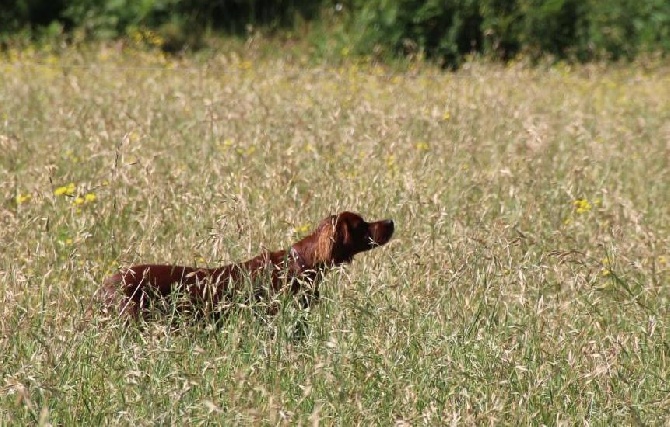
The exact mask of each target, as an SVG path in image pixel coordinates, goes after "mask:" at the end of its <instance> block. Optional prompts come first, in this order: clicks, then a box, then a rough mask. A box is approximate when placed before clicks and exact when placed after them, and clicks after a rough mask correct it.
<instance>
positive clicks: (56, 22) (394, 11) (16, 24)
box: [0, 0, 670, 67]
mask: <svg viewBox="0 0 670 427" xmlns="http://www.w3.org/2000/svg"><path fill="white" fill-rule="evenodd" d="M147 30H150V31H153V32H157V33H158V34H159V35H160V36H161V40H162V46H161V47H162V48H163V49H164V50H166V51H170V52H177V51H181V50H184V49H198V48H202V47H204V46H205V45H207V43H206V39H207V36H208V35H211V34H216V33H226V34H235V35H241V36H244V37H250V36H253V35H254V34H258V33H261V34H264V35H271V36H275V37H276V36H277V35H281V36H280V38H281V39H284V38H288V39H295V38H296V36H297V38H298V39H299V40H301V41H305V40H309V42H310V44H311V45H312V49H313V53H314V54H319V55H324V54H328V53H332V52H336V53H339V52H340V51H341V50H342V49H347V51H351V53H358V54H362V55H366V56H373V57H374V58H377V59H388V58H392V57H397V56H410V57H416V56H425V57H429V58H432V59H434V60H435V61H436V62H438V63H440V64H442V65H443V66H448V67H456V66H458V65H460V64H461V63H462V62H463V59H464V57H466V56H467V55H469V54H473V53H474V54H479V55H485V56H487V57H490V58H496V59H504V60H508V59H510V58H514V57H516V56H518V55H523V56H525V57H530V58H532V59H538V58H544V57H547V56H550V57H554V58H558V59H570V60H579V61H586V60H593V59H615V60H617V59H622V58H624V59H632V58H635V57H636V56H638V55H640V54H649V53H652V54H656V53H662V54H667V53H668V52H669V51H670V2H668V1H666V0H647V1H644V2H638V1H635V0H607V1H598V0H586V1H581V0H550V1H545V0H505V1H501V0H456V1H443V0H428V1H424V0H422V1H417V0H343V1H341V2H337V1H333V0H321V1H318V0H233V1H226V0H218V1H208V0H197V1H184V0H141V1H131V0H114V1H106V0H74V1H67V2H66V1H64V0H57V1H53V0H14V1H10V2H4V3H2V5H0V31H1V32H0V37H2V38H3V39H4V41H5V43H10V42H12V41H13V42H16V40H17V38H16V34H17V32H18V33H19V34H21V35H22V36H21V37H23V38H25V37H28V38H45V37H46V38H47V39H48V38H49V37H62V36H65V38H66V39H69V40H71V41H72V40H74V41H75V42H76V41H78V40H81V39H110V38H117V39H118V38H124V37H131V38H132V37H133V36H134V34H136V32H137V31H147ZM21 37H19V40H21Z"/></svg>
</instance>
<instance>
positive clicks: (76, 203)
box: [72, 196, 86, 206]
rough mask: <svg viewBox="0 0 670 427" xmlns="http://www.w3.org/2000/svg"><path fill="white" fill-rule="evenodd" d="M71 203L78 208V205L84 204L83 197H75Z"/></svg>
mask: <svg viewBox="0 0 670 427" xmlns="http://www.w3.org/2000/svg"><path fill="white" fill-rule="evenodd" d="M72 203H74V204H75V205H77V206H79V205H83V204H84V203H86V201H85V200H84V198H83V197H81V196H77V197H76V198H75V199H74V200H73V201H72Z"/></svg>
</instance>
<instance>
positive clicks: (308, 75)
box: [0, 50, 670, 425]
mask: <svg viewBox="0 0 670 427" xmlns="http://www.w3.org/2000/svg"><path fill="white" fill-rule="evenodd" d="M0 74H1V79H0V80H1V83H0V98H1V102H0V119H1V123H0V150H1V152H2V155H0V171H1V173H0V201H1V203H2V205H1V208H0V224H1V227H0V247H2V252H3V255H2V257H0V298H1V299H2V302H1V304H0V328H1V331H2V335H1V337H0V422H1V423H3V424H16V425H21V424H28V423H30V424H35V423H39V424H49V423H51V424H59V425H72V424H102V423H104V424H117V423H118V424H136V425H154V424H204V423H210V422H213V423H220V424H232V423H240V424H247V423H252V422H253V423H257V422H260V423H263V424H307V423H316V422H320V423H323V424H326V425H331V424H337V425H352V424H362V425H370V424H380V425H389V424H393V423H409V424H430V425H439V424H445V423H449V422H454V423H456V424H512V425H514V424H517V425H519V424H528V423H531V424H549V425H554V424H563V425H571V424H582V423H589V424H592V425H621V424H662V423H664V422H667V419H668V416H669V412H668V411H669V409H670V398H669V397H668V396H669V394H668V390H669V388H670V385H669V384H668V363H669V358H670V350H669V341H668V340H669V338H670V335H669V329H668V328H669V323H668V315H669V313H668V307H669V304H668V301H669V298H670V283H669V279H670V238H669V237H668V236H670V209H669V208H668V206H670V191H668V183H669V182H670V172H669V171H670V164H669V163H670V125H669V124H670V91H668V90H667V88H668V87H670V74H669V73H668V70H667V68H664V67H654V68H651V69H647V68H644V67H642V66H635V67H634V66H629V67H600V66H588V67H583V68H569V67H566V66H562V65H560V64H559V65H558V66H556V67H553V68H549V69H527V68H525V67H523V66H521V65H519V64H511V65H510V66H509V67H506V68H502V67H498V66H492V65H487V64H481V63H470V64H467V66H466V67H464V69H463V70H461V71H459V72H458V73H454V74H447V73H444V74H443V73H439V72H436V71H433V70H431V69H419V70H413V71H412V70H410V71H408V72H406V73H394V72H392V71H390V70H386V69H381V68H376V67H370V66H361V65H357V64H355V63H350V64H345V65H343V66H342V67H341V68H329V67H325V66H323V67H313V68H303V67H301V66H299V65H298V64H294V63H292V62H290V61H288V62H287V61H282V60H279V59H276V60H269V59H264V60H256V59H254V58H253V57H251V58H247V59H241V58H238V57H237V56H233V55H230V56H224V55H220V56H215V57H213V58H210V59H208V60H206V61H195V60H192V59H185V60H182V61H179V62H176V61H174V60H166V59H164V58H161V57H156V56H151V55H146V54H140V53H135V54H133V53H125V54H121V55H119V54H118V53H116V52H115V51H112V50H110V51H106V50H101V51H100V53H99V55H97V56H94V57H91V56H81V55H79V54H76V53H65V54H63V55H62V56H58V57H54V56H51V55H47V54H45V55H40V54H38V53H34V52H10V54H8V55H6V56H5V57H4V58H3V59H2V60H1V61H0ZM344 209H348V210H355V211H359V212H361V213H362V214H364V215H365V216H366V217H369V218H373V219H374V218H386V217H391V218H393V219H394V220H395V221H396V224H397V231H396V236H395V237H394V239H393V241H392V242H391V243H390V244H389V245H388V246H386V247H384V248H382V249H379V250H376V251H373V252H370V253H367V254H363V255H360V256H358V257H357V259H356V260H355V262H354V263H353V264H352V265H351V266H349V267H347V268H345V269H342V270H340V271H336V272H333V273H332V274H330V275H328V276H327V277H326V280H325V281H324V283H323V285H322V286H323V291H322V294H323V299H322V302H321V304H320V305H318V306H316V307H314V308H313V310H312V312H311V313H310V316H309V330H308V335H307V337H306V338H305V339H304V340H302V341H298V342H296V341H295V340H293V339H292V338H291V333H290V327H291V325H292V324H293V323H294V321H295V319H296V317H297V316H299V315H300V313H296V312H295V311H294V310H293V309H292V308H291V307H289V306H287V307H286V309H285V310H284V311H283V312H282V314H280V315H279V316H278V317H276V318H274V319H270V320H269V322H270V325H269V326H270V327H271V328H272V329H273V330H275V331H276V333H274V334H272V333H268V325H266V324H264V323H263V322H260V321H258V319H256V318H255V317H254V316H252V315H250V314H249V313H246V312H245V311H244V310H241V311H240V312H239V313H237V314H236V315H235V316H232V318H231V319H230V320H229V322H228V323H227V324H226V326H225V327H224V328H223V329H221V330H219V331H216V330H213V329H211V328H203V327H193V328H185V329H184V330H180V331H177V332H175V331H172V330H171V329H169V328H166V327H165V326H164V325H161V324H160V322H158V323H154V324H150V325H148V326H147V327H146V328H145V329H144V330H140V329H137V328H133V327H131V328H125V327H122V326H121V325H119V324H117V323H116V322H113V321H112V322H105V321H103V320H104V319H102V318H101V317H100V316H94V318H93V319H91V320H90V321H88V320H86V318H85V316H84V312H85V309H86V306H87V304H88V303H89V302H90V298H91V295H92V294H93V292H94V291H95V290H96V289H97V287H98V286H99V284H100V283H101V281H102V280H103V278H104V277H105V276H106V275H108V274H110V273H111V272H113V271H115V269H116V268H117V267H119V266H124V265H129V264H132V263H136V262H172V263H183V264H197V265H219V264H223V263H227V262H230V261H233V260H240V259H244V258H246V257H249V256H252V255H255V254H257V253H258V252H259V251H261V250H262V249H263V248H269V249H276V248H281V247H287V246H288V245H289V244H290V243H291V242H293V241H294V240H296V239H297V238H299V237H300V236H301V235H302V234H304V233H305V232H306V231H307V230H309V229H310V228H311V227H312V226H313V225H315V224H316V223H317V221H318V220H320V219H321V218H322V217H324V216H325V215H327V214H330V213H333V212H336V211H339V210H344Z"/></svg>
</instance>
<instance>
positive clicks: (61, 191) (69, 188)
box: [54, 182, 75, 196]
mask: <svg viewBox="0 0 670 427" xmlns="http://www.w3.org/2000/svg"><path fill="white" fill-rule="evenodd" d="M74 190H75V185H74V183H73V182H71V183H69V184H68V185H64V186H62V187H58V188H56V190H54V195H56V196H71V195H73V194H74Z"/></svg>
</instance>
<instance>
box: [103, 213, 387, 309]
mask: <svg viewBox="0 0 670 427" xmlns="http://www.w3.org/2000/svg"><path fill="white" fill-rule="evenodd" d="M393 230H394V225H393V221H391V220H383V221H377V222H371V223H368V222H365V220H363V218H362V217H361V216H360V215H357V214H355V213H352V212H342V213H340V214H339V215H331V216H329V217H327V218H325V219H324V220H323V221H321V223H320V224H319V226H318V227H317V228H316V230H314V232H313V233H312V234H310V235H309V236H307V237H305V238H304V239H302V240H300V241H298V242H297V243H295V244H293V245H292V246H291V247H290V248H289V249H287V250H279V251H276V252H264V253H262V254H260V255H258V256H257V257H255V258H252V259H250V260H248V261H245V262H242V263H236V264H230V265H226V266H223V267H219V268H197V267H183V266H175V265H158V264H143V265H135V266H132V267H130V268H127V269H124V270H123V271H121V272H119V273H117V274H114V275H112V276H110V277H108V278H107V279H106V280H105V282H104V284H103V286H102V288H101V289H100V291H99V296H100V297H101V298H102V301H103V304H104V305H105V307H106V309H107V310H111V311H112V312H114V313H117V314H119V315H122V316H127V317H130V318H135V319H139V318H141V317H144V318H146V317H147V316H146V315H147V314H149V313H150V312H151V308H152V307H154V306H155V305H156V303H159V302H160V303H164V302H166V301H167V302H169V303H171V304H173V305H172V306H173V307H174V308H175V309H176V310H178V311H194V312H198V313H212V314H216V313H219V312H220V311H221V310H223V309H225V305H226V304H230V303H231V302H233V301H239V300H240V299H241V300H243V301H246V302H249V300H252V299H253V300H256V301H264V302H266V303H267V304H269V305H268V312H269V313H273V311H275V309H273V308H272V307H275V306H274V304H272V301H273V300H274V298H275V297H276V296H277V295H279V294H281V293H285V292H288V293H290V294H292V295H297V294H299V293H304V295H305V299H304V302H305V303H306V304H310V302H311V301H312V299H317V298H318V283H319V281H320V279H321V277H322V275H323V274H324V273H325V272H326V271H327V270H328V269H330V268H332V267H335V266H337V265H340V264H344V263H348V262H351V260H352V259H353V257H354V255H356V254H357V253H360V252H364V251H367V250H370V249H372V248H374V247H377V246H381V245H384V244H386V243H387V242H388V241H389V240H390V239H391V236H392V235H393ZM245 292H246V293H245ZM177 295H179V298H178V300H177V301H175V299H174V298H173V297H175V296H177ZM240 296H241V298H240Z"/></svg>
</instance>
